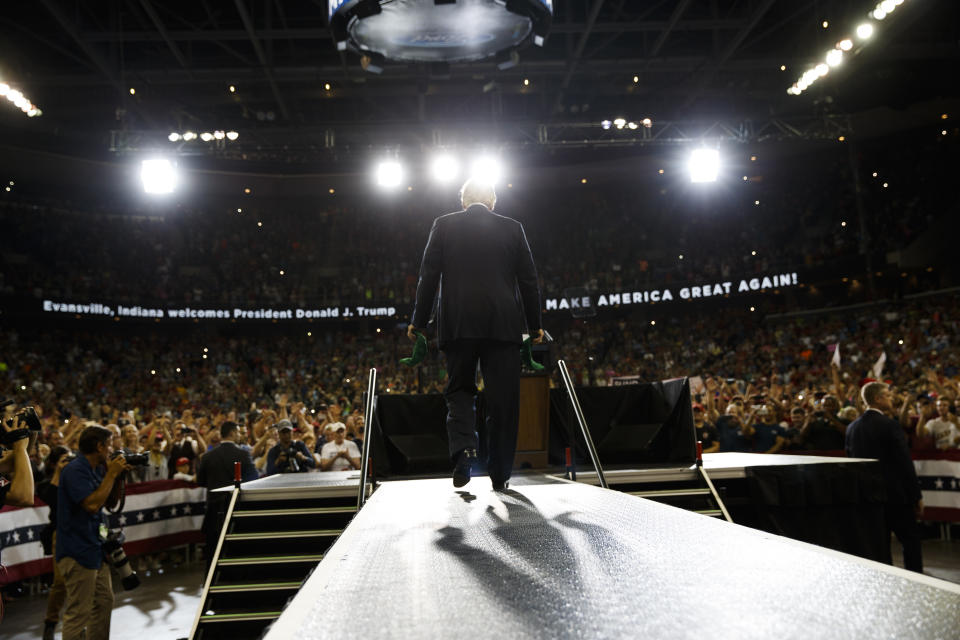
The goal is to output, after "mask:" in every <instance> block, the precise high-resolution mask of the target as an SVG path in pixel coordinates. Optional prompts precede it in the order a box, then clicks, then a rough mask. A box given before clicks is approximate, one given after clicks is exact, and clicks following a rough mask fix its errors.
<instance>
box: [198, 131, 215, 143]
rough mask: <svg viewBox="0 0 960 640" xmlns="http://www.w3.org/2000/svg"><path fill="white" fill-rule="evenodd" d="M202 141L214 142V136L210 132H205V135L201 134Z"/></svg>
mask: <svg viewBox="0 0 960 640" xmlns="http://www.w3.org/2000/svg"><path fill="white" fill-rule="evenodd" d="M200 139H201V140H203V141H204V142H210V141H211V140H213V134H212V133H210V132H209V131H204V132H203V133H201V134H200Z"/></svg>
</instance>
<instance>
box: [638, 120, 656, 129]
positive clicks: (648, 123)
mask: <svg viewBox="0 0 960 640" xmlns="http://www.w3.org/2000/svg"><path fill="white" fill-rule="evenodd" d="M640 124H642V125H643V126H644V127H646V128H647V129H649V128H650V127H652V126H653V120H651V119H650V118H644V119H643V120H641V121H640Z"/></svg>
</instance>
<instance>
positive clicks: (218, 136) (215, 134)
mask: <svg viewBox="0 0 960 640" xmlns="http://www.w3.org/2000/svg"><path fill="white" fill-rule="evenodd" d="M226 136H227V134H225V133H224V132H223V131H214V132H213V137H214V138H216V139H217V140H223V139H224V138H225V137H226Z"/></svg>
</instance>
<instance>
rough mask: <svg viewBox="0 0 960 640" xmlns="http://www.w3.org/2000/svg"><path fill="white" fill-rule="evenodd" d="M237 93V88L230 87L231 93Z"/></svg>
mask: <svg viewBox="0 0 960 640" xmlns="http://www.w3.org/2000/svg"><path fill="white" fill-rule="evenodd" d="M236 92H237V88H236V87H235V86H233V85H230V93H236Z"/></svg>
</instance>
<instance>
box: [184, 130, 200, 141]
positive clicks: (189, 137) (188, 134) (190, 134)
mask: <svg viewBox="0 0 960 640" xmlns="http://www.w3.org/2000/svg"><path fill="white" fill-rule="evenodd" d="M183 139H184V140H186V141H187V142H190V141H191V140H196V139H197V134H195V133H194V132H193V131H187V132H186V133H184V134H183Z"/></svg>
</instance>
